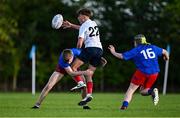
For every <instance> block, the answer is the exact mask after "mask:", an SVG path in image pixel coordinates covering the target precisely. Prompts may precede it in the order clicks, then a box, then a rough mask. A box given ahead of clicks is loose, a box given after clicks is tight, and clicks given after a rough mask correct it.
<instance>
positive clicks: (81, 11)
mask: <svg viewBox="0 0 180 118" xmlns="http://www.w3.org/2000/svg"><path fill="white" fill-rule="evenodd" d="M80 14H82V15H86V16H88V17H89V18H90V17H92V16H93V13H92V11H91V10H89V9H87V8H82V9H79V10H78V11H77V15H78V16H79V15H80Z"/></svg>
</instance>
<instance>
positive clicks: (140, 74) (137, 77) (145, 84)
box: [108, 34, 169, 110]
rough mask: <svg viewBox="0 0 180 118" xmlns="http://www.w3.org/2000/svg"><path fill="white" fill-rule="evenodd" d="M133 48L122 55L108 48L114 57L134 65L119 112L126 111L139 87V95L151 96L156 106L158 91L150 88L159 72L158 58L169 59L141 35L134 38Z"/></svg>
mask: <svg viewBox="0 0 180 118" xmlns="http://www.w3.org/2000/svg"><path fill="white" fill-rule="evenodd" d="M134 46H135V48H133V49H131V50H130V51H127V52H124V53H117V52H116V51H115V48H114V46H112V45H109V47H108V48H109V50H110V52H111V53H112V54H113V55H114V56H115V57H117V58H119V59H123V60H132V61H133V62H134V63H135V65H136V71H135V73H134V75H133V76H132V79H131V83H130V85H129V88H128V90H127V92H126V94H125V97H124V101H123V103H122V106H121V110H124V109H127V107H128V104H129V102H130V101H131V99H132V96H133V94H134V92H135V91H136V90H137V89H138V87H140V93H141V94H142V95H143V96H147V95H151V96H152V98H153V103H154V105H157V104H158V101H159V96H158V89H157V88H154V89H153V88H151V87H152V85H153V84H154V82H155V81H156V79H157V76H158V73H159V71H160V69H159V64H158V57H160V56H162V55H163V58H164V60H168V59H169V55H168V52H167V51H166V50H165V49H162V48H160V47H157V46H155V45H151V44H150V43H147V42H146V38H145V36H144V35H142V34H139V35H137V36H135V37H134Z"/></svg>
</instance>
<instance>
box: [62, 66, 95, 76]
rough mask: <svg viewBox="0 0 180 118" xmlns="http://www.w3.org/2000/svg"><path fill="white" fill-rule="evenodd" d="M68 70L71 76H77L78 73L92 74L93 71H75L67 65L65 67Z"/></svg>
mask: <svg viewBox="0 0 180 118" xmlns="http://www.w3.org/2000/svg"><path fill="white" fill-rule="evenodd" d="M65 70H66V72H67V73H68V74H69V75H70V76H77V75H86V76H87V75H92V73H93V72H92V71H91V70H85V71H73V70H72V69H71V67H67V68H65Z"/></svg>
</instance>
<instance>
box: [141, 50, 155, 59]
mask: <svg viewBox="0 0 180 118" xmlns="http://www.w3.org/2000/svg"><path fill="white" fill-rule="evenodd" d="M140 53H141V54H143V56H144V58H145V59H153V58H155V57H156V55H155V53H154V51H153V50H152V48H148V49H146V50H142V51H141V52H140Z"/></svg>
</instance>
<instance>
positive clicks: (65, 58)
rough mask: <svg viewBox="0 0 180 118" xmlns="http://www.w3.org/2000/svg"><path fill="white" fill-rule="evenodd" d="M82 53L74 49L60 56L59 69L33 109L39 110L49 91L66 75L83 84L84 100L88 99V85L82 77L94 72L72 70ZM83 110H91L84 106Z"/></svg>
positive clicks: (64, 51)
mask: <svg viewBox="0 0 180 118" xmlns="http://www.w3.org/2000/svg"><path fill="white" fill-rule="evenodd" d="M80 53H81V50H80V49H77V48H72V49H64V50H63V52H62V53H61V54H60V57H59V61H58V64H57V67H56V69H55V71H54V72H53V74H52V75H51V77H50V78H49V81H48V83H47V84H46V86H45V87H44V88H43V90H42V92H41V94H40V96H39V98H38V100H37V102H36V104H35V105H34V106H33V107H32V108H35V109H36V108H39V107H40V105H41V103H42V101H43V100H44V98H45V97H46V96H47V94H48V93H49V91H50V90H51V89H52V87H53V86H54V85H55V84H56V83H57V82H58V81H60V80H61V79H62V77H63V76H64V75H66V74H69V75H71V76H72V77H74V80H75V81H76V82H77V83H78V84H81V87H83V88H84V89H83V90H82V98H85V97H86V87H85V86H86V84H84V82H83V81H84V80H83V79H82V78H83V77H80V76H81V75H86V76H87V75H90V74H92V72H91V71H90V70H86V71H76V72H75V71H73V70H72V69H71V63H72V62H73V61H74V59H75V58H76V57H77V56H78V55H79V54H80ZM83 109H90V108H89V107H88V106H83Z"/></svg>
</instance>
